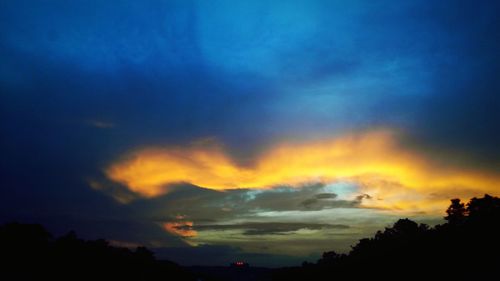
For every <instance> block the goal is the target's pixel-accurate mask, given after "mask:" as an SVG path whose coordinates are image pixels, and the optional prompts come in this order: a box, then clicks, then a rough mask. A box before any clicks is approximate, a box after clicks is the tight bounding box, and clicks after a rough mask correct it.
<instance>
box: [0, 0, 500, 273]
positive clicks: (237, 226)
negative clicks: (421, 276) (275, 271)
mask: <svg viewBox="0 0 500 281" xmlns="http://www.w3.org/2000/svg"><path fill="white" fill-rule="evenodd" d="M499 8H500V5H499V4H496V3H492V2H491V1H475V2H474V3H469V2H467V1H448V0H447V1H440V2H439V3H435V2H433V1H405V2H404V3H402V2H401V1H379V2H376V3H372V2H369V1H326V0H325V1H324V0H308V1H306V0H291V1H286V2H280V1H277V2H272V3H269V1H260V0H258V1H229V0H227V1H226V0H218V1H210V2H207V1H201V0H183V1H181V0H171V1H156V0H148V1H141V2H137V1H129V0H125V1H98V0H92V1H78V0H77V1H71V2H67V1H63V0H52V1H34V0H21V1H2V2H0V58H1V59H0V131H1V132H2V133H1V136H0V153H1V154H2V160H1V161H0V163H1V164H0V224H3V223H6V222H11V221H19V222H22V223H40V224H42V225H44V226H45V227H47V229H48V230H50V231H51V232H52V233H54V234H55V235H58V236H59V235H63V234H65V233H67V232H68V231H70V230H74V231H76V233H77V234H78V235H79V237H82V238H84V239H98V238H105V239H108V240H109V241H110V243H111V244H112V245H116V246H125V247H132V248H134V247H136V246H137V245H143V246H145V247H147V248H149V249H152V250H153V251H154V252H155V254H156V256H157V257H158V258H159V259H168V260H172V261H174V262H176V263H179V264H181V265H186V266H192V265H202V266H215V265H220V266H228V265H229V264H230V263H231V262H235V261H238V260H242V261H245V262H248V263H249V264H250V265H251V266H252V267H253V266H262V267H282V266H292V265H300V264H301V263H302V262H303V261H316V260H318V259H319V258H320V257H321V255H322V253H323V252H324V251H325V250H335V251H336V252H337V253H347V252H348V251H349V250H350V249H351V246H352V245H354V244H355V243H357V241H358V240H359V239H361V238H365V237H371V236H373V235H374V234H375V233H376V231H378V230H381V229H384V228H385V227H388V226H390V225H392V224H393V223H394V222H395V221H396V220H398V219H399V218H409V219H411V220H414V221H416V222H418V223H425V224H429V225H431V226H433V225H436V224H441V223H443V222H444V221H445V220H444V217H445V215H446V213H445V211H446V208H447V207H448V206H449V203H450V199H453V198H461V199H463V200H467V199H470V198H473V197H479V196H483V195H484V194H490V195H492V196H498V195H500V194H499V189H498V188H499V186H500V173H499V171H500V149H499V148H498V144H499V143H500V122H498V120H500V99H499V94H500V81H499V80H498V79H497V76H498V73H500V69H499V68H500V61H499V59H500V55H499V53H498V52H499V51H498V50H500V31H499V28H498V26H500V22H499V19H498V16H497V13H496V12H497V11H498V10H499Z"/></svg>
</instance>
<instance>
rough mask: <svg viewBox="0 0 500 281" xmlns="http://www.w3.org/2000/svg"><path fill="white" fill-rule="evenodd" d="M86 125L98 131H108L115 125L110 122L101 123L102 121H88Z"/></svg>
mask: <svg viewBox="0 0 500 281" xmlns="http://www.w3.org/2000/svg"><path fill="white" fill-rule="evenodd" d="M87 124H89V125H90V126H92V127H96V128H99V129H110V128H113V127H115V124H114V123H112V122H107V121H102V120H88V121H87Z"/></svg>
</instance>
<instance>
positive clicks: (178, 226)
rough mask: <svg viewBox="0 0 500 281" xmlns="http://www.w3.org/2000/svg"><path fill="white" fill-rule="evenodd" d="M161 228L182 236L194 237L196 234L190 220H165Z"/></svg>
mask: <svg viewBox="0 0 500 281" xmlns="http://www.w3.org/2000/svg"><path fill="white" fill-rule="evenodd" d="M163 228H164V229H165V230H166V231H168V232H170V233H172V234H175V235H179V236H181V237H183V238H189V237H195V236H196V235H198V233H197V232H196V230H194V229H193V222H192V221H176V222H165V223H164V224H163Z"/></svg>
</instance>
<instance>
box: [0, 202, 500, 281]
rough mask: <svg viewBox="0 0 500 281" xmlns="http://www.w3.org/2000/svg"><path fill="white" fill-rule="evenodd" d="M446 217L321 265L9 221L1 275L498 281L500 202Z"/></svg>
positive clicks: (0, 247)
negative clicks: (214, 262)
mask: <svg viewBox="0 0 500 281" xmlns="http://www.w3.org/2000/svg"><path fill="white" fill-rule="evenodd" d="M445 219H446V221H447V222H446V223H444V224H442V225H437V226H435V227H433V228H431V227H429V226H427V225H425V224H417V223H415V222H413V221H411V220H409V219H400V220H398V221H397V222H396V223H395V224H394V225H393V226H392V227H389V228H386V229H385V230H383V231H379V232H377V234H376V235H375V236H374V237H372V238H365V239H361V240H360V241H359V242H358V243H357V244H356V245H355V246H353V247H352V250H351V251H350V253H348V254H337V253H335V252H333V251H330V252H325V253H324V254H323V257H322V258H321V259H320V260H318V261H317V262H316V263H304V264H303V265H302V266H297V267H290V268H281V269H266V268H252V267H249V268H233V267H181V266H179V265H177V264H175V263H173V262H170V261H159V260H156V259H155V257H154V255H153V253H152V252H151V251H149V250H148V249H146V248H144V247H138V248H136V249H134V250H130V249H127V248H120V247H114V246H111V245H110V244H109V243H108V242H107V241H106V240H102V239H101V240H92V241H89V240H82V239H79V238H78V237H77V236H76V234H75V233H74V232H70V233H68V234H67V235H64V236H62V237H59V238H54V237H53V236H52V235H51V234H50V233H48V232H47V231H46V230H45V229H44V228H43V227H42V226H41V225H37V224H19V223H9V224H5V225H2V226H0V280H120V281H123V280H178V281H183V280H193V281H196V280H200V281H216V280H218V281H233V280H238V281H268V280H280V281H281V280H283V281H285V280H287V281H288V280H307V281H310V280H365V279H385V280H417V279H419V280H427V279H436V278H440V279H444V280H500V274H499V273H498V269H499V267H500V199H499V198H497V197H492V196H489V195H485V196H484V197H483V198H472V199H471V200H470V201H469V202H468V203H467V204H464V203H461V202H460V200H458V199H453V200H452V203H451V205H450V207H449V208H448V209H447V216H446V217H445Z"/></svg>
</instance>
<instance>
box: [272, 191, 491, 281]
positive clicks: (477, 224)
mask: <svg viewBox="0 0 500 281" xmlns="http://www.w3.org/2000/svg"><path fill="white" fill-rule="evenodd" d="M446 214H447V215H446V216H445V220H446V223H444V224H441V225H436V226H435V227H432V228H431V227H429V226H428V225H426V224H417V223H416V222H414V221H412V220H410V219H400V220H398V221H397V222H396V223H394V225H393V226H391V227H387V228H385V229H384V230H383V231H378V232H377V233H376V234H375V236H374V237H372V238H363V239H361V240H359V242H358V243H356V244H355V245H354V246H352V249H351V251H350V252H349V253H348V254H346V255H342V254H337V253H335V252H333V251H332V252H325V253H324V254H323V256H322V258H321V259H319V260H318V262H317V263H316V264H311V263H304V264H303V266H302V267H300V268H286V269H280V270H276V272H275V274H274V279H275V280H364V279H368V278H371V279H373V278H376V279H385V280H405V279H411V280H413V279H422V280H425V279H430V278H433V279H434V278H441V279H445V280H483V279H484V280H486V279H488V280H499V279H500V276H499V274H498V273H497V271H496V270H497V267H498V265H500V241H499V239H500V198H497V197H493V196H490V195H487V194H486V195H485V196H484V197H483V198H472V199H471V200H470V201H469V203H467V204H464V203H462V202H461V201H460V199H452V200H451V204H450V206H449V207H448V209H447V210H446Z"/></svg>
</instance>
